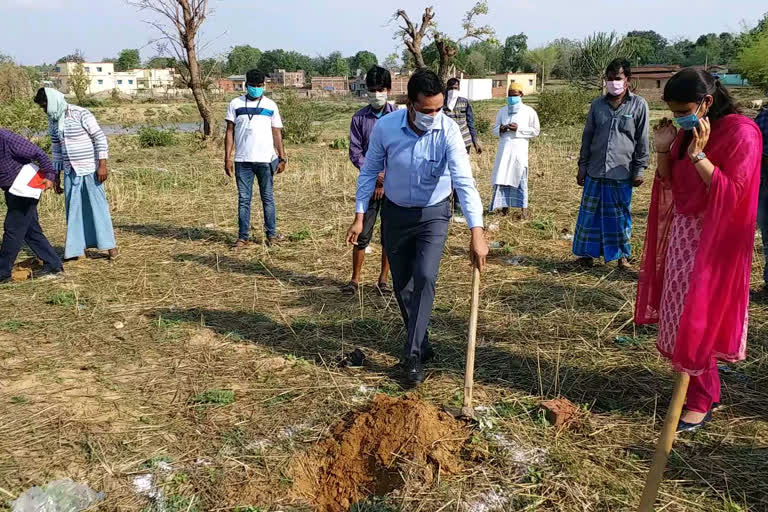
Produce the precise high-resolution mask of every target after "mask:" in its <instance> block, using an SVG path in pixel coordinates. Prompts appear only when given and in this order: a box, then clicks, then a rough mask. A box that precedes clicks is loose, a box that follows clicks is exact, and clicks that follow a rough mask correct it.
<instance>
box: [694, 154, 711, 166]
mask: <svg viewBox="0 0 768 512" xmlns="http://www.w3.org/2000/svg"><path fill="white" fill-rule="evenodd" d="M706 158H707V155H706V153H704V152H703V151H702V152H701V153H699V154H697V155H694V156H692V157H691V162H693V164H694V165H696V164H697V163H699V162H701V161H702V160H706Z"/></svg>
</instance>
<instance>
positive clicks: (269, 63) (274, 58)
mask: <svg viewBox="0 0 768 512" xmlns="http://www.w3.org/2000/svg"><path fill="white" fill-rule="evenodd" d="M258 69H259V70H260V71H262V72H263V73H266V74H270V73H273V72H274V71H276V70H278V69H284V70H286V71H299V70H304V71H306V72H307V74H308V75H309V74H311V72H312V71H319V70H318V69H317V68H316V66H315V64H314V63H313V61H312V58H310V57H308V56H307V55H303V54H301V53H299V52H286V51H285V50H283V49H281V48H278V49H275V50H267V51H265V52H264V53H262V54H261V59H260V60H259V67H258Z"/></svg>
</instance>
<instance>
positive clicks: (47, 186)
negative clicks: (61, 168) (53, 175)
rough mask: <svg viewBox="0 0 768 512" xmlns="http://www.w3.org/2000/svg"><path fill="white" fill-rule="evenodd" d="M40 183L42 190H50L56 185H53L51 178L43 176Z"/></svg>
mask: <svg viewBox="0 0 768 512" xmlns="http://www.w3.org/2000/svg"><path fill="white" fill-rule="evenodd" d="M41 183H42V184H43V187H44V188H43V190H51V189H52V188H54V187H55V186H56V185H54V183H53V182H52V181H51V180H49V179H45V178H43V180H42V181H41Z"/></svg>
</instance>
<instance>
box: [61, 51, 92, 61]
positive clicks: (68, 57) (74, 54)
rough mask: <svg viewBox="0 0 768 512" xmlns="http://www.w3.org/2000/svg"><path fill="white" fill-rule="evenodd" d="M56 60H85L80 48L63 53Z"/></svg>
mask: <svg viewBox="0 0 768 512" xmlns="http://www.w3.org/2000/svg"><path fill="white" fill-rule="evenodd" d="M56 62H85V57H84V56H83V52H82V50H75V51H74V52H72V53H70V54H69V55H65V56H63V57H62V58H60V59H59V60H57V61H56Z"/></svg>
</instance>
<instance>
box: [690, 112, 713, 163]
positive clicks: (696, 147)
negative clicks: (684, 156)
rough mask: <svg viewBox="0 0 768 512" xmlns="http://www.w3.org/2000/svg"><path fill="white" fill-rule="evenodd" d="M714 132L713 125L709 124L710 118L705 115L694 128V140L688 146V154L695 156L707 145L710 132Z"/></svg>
mask: <svg viewBox="0 0 768 512" xmlns="http://www.w3.org/2000/svg"><path fill="white" fill-rule="evenodd" d="M710 133H712V126H711V125H710V124H709V118H708V117H704V118H702V119H700V120H699V126H697V127H696V128H694V129H693V140H692V141H691V144H690V145H689V146H688V156H689V157H691V158H693V157H695V156H696V155H698V154H699V153H701V152H702V151H704V148H705V147H707V142H709V134H710Z"/></svg>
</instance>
